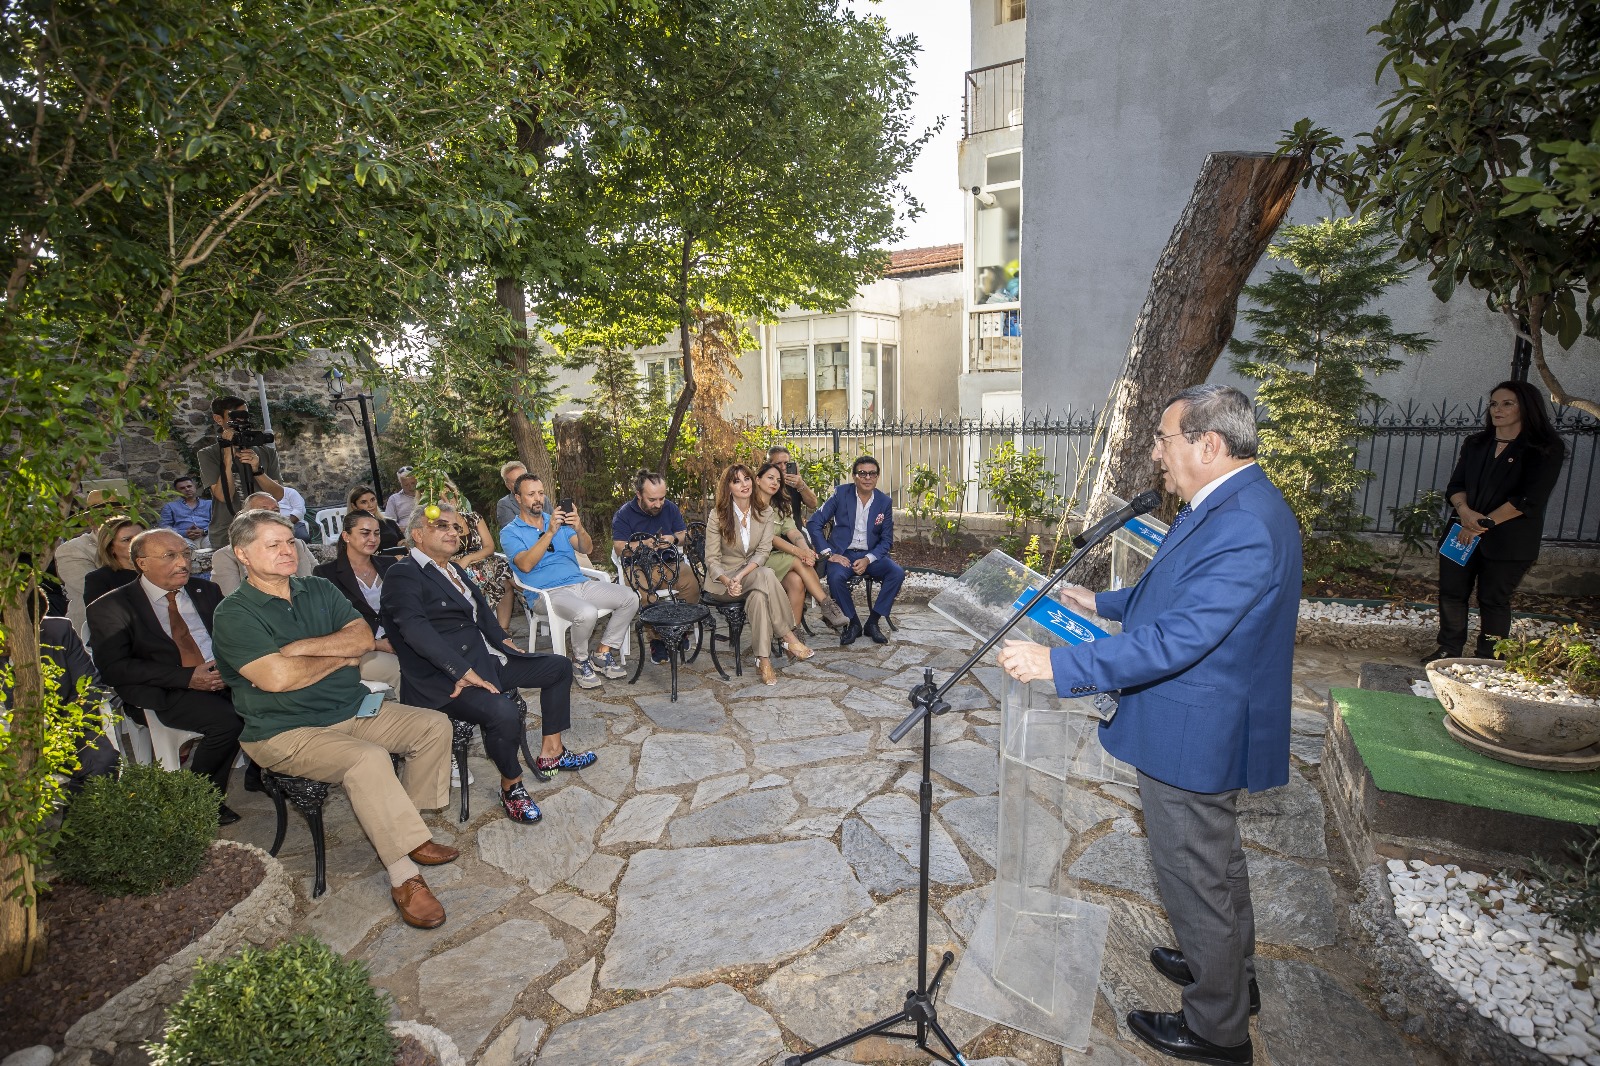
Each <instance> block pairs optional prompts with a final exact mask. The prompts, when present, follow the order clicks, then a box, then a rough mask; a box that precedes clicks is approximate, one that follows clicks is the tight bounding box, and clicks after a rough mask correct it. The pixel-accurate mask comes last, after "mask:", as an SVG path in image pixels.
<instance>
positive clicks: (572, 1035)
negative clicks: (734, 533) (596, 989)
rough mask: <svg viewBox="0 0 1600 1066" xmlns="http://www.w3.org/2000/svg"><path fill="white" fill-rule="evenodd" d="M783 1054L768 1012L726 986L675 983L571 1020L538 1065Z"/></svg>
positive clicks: (681, 1065) (699, 1064) (633, 1065)
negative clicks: (680, 986)
mask: <svg viewBox="0 0 1600 1066" xmlns="http://www.w3.org/2000/svg"><path fill="white" fill-rule="evenodd" d="M781 1051H783V1036H782V1034H781V1033H779V1031H778V1026H777V1023H776V1022H774V1021H773V1020H772V1018H771V1017H769V1016H768V1015H767V1013H766V1012H765V1011H763V1010H761V1009H759V1008H758V1007H756V1006H754V1005H752V1004H751V1002H750V1001H749V1000H747V999H745V998H744V997H743V996H741V995H740V994H739V993H738V992H736V991H734V990H733V989H732V988H730V987H728V986H727V985H721V984H718V985H711V986H710V987H708V988H673V989H669V990H668V991H666V992H663V993H661V994H660V995H658V996H651V997H650V998H649V999H642V1000H639V1001H638V1002H635V1003H628V1004H625V1005H624V1006H621V1007H616V1008H614V1009H612V1010H609V1011H606V1012H605V1013H603V1014H596V1015H593V1016H591V1017H588V1018H580V1019H578V1020H577V1021H571V1022H568V1023H567V1024H565V1025H563V1026H561V1027H560V1028H558V1029H557V1030H556V1031H555V1032H553V1033H551V1034H550V1039H549V1040H547V1041H546V1042H545V1045H544V1049H543V1050H542V1051H541V1052H540V1053H539V1058H538V1059H537V1060H536V1061H537V1062H538V1066H596V1064H597V1063H605V1064H606V1066H711V1064H713V1063H715V1064H717V1066H764V1064H765V1063H767V1062H769V1061H770V1060H771V1059H772V1058H773V1057H774V1056H776V1055H777V1054H779V1053H780V1052H781Z"/></svg>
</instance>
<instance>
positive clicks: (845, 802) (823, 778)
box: [794, 762, 894, 811]
mask: <svg viewBox="0 0 1600 1066" xmlns="http://www.w3.org/2000/svg"><path fill="white" fill-rule="evenodd" d="M893 773H894V769H893V767H890V766H885V765H883V764H881V763H877V762H872V763H841V764H839V765H837V766H808V767H806V768H805V769H803V770H800V771H798V772H797V773H796V774H795V775H794V790H795V793H796V794H797V795H799V796H800V798H801V799H803V800H805V804H806V806H808V807H818V808H821V809H824V810H830V811H849V810H853V809H854V808H855V806H856V805H857V804H859V803H860V802H861V801H862V800H864V799H866V798H867V797H868V796H870V795H872V794H873V793H875V792H877V791H878V790H879V789H881V788H882V787H883V784H884V782H885V781H887V780H888V779H889V777H890V775H892V774H893Z"/></svg>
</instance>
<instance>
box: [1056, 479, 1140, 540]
mask: <svg viewBox="0 0 1600 1066" xmlns="http://www.w3.org/2000/svg"><path fill="white" fill-rule="evenodd" d="M1160 506H1161V493H1159V492H1157V491H1155V490H1154V489H1151V490H1150V491H1149V492H1141V493H1139V495H1137V496H1135V497H1134V498H1133V499H1132V500H1131V501H1129V502H1128V503H1125V504H1123V505H1122V506H1121V507H1119V508H1117V509H1116V510H1115V511H1113V512H1112V513H1111V514H1108V515H1106V516H1105V517H1104V518H1102V519H1100V521H1098V522H1096V523H1095V524H1094V526H1093V528H1091V529H1086V530H1084V531H1083V532H1082V533H1079V534H1078V535H1077V536H1076V537H1073V538H1072V546H1073V547H1074V548H1081V547H1083V546H1084V545H1085V544H1090V543H1093V542H1094V541H1097V540H1100V539H1101V538H1102V537H1104V536H1105V535H1106V534H1107V533H1110V532H1111V531H1112V530H1114V529H1118V528H1120V527H1122V526H1123V525H1124V524H1126V523H1127V522H1128V521H1129V520H1130V519H1132V518H1134V517H1136V516H1138V515H1142V514H1148V513H1149V512H1151V511H1154V510H1155V509H1156V508H1157V507H1160Z"/></svg>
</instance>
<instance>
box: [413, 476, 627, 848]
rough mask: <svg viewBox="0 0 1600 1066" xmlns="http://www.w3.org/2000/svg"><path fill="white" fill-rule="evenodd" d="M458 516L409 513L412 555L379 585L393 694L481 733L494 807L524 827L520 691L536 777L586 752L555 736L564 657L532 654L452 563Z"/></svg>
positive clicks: (566, 766) (567, 674)
mask: <svg viewBox="0 0 1600 1066" xmlns="http://www.w3.org/2000/svg"><path fill="white" fill-rule="evenodd" d="M459 521H460V515H459V512H457V511H456V509H455V508H454V507H452V506H451V505H450V504H448V503H441V504H440V505H439V517H438V518H433V519H430V518H428V516H427V514H426V513H425V512H424V511H422V510H421V509H418V510H415V511H413V512H412V514H411V526H410V528H409V529H408V530H407V533H408V534H409V535H410V537H411V554H410V555H408V556H406V557H405V558H404V559H402V560H400V561H399V562H398V563H396V564H395V565H394V567H393V568H391V569H390V570H389V574H388V580H387V581H385V582H384V586H383V620H384V624H385V625H386V626H387V627H388V629H389V632H390V633H391V634H392V636H391V638H390V639H391V640H393V642H394V649H395V654H396V655H398V656H399V657H400V672H401V675H402V676H403V677H404V678H405V686H404V687H403V688H402V689H401V698H402V699H403V700H405V701H406V702H407V703H414V704H417V705H419V706H424V707H437V708H438V709H440V710H442V711H444V713H446V714H448V715H449V716H450V717H451V718H458V719H460V720H461V721H464V722H471V723H473V724H474V725H477V726H480V727H482V729H483V746H484V748H485V749H486V750H487V751H488V753H489V758H490V759H491V760H493V761H494V764H495V766H496V767H498V768H499V770H500V801H501V803H502V804H503V805H504V806H505V810H506V817H508V818H510V819H511V820H512V821H514V822H521V823H524V824H532V823H534V822H537V821H538V820H539V817H540V815H539V807H538V805H537V804H535V803H534V802H533V797H531V796H529V795H528V790H527V788H526V787H524V785H523V783H522V767H521V765H520V764H519V763H518V762H517V749H518V748H519V747H520V746H521V743H522V730H523V728H524V727H523V724H522V707H521V706H520V705H519V703H518V701H517V700H516V698H515V697H516V694H517V692H516V690H517V689H519V688H537V689H538V690H539V716H540V725H541V731H542V732H543V734H544V739H543V741H542V742H541V744H540V749H539V755H538V756H537V757H536V759H535V760H534V764H535V765H534V772H535V773H536V774H538V776H539V778H540V780H544V781H548V780H549V779H550V778H551V777H552V776H554V774H555V772H556V771H557V770H581V769H583V768H584V767H586V766H590V765H592V764H593V763H594V761H595V756H594V753H593V752H584V753H582V754H578V753H575V752H569V751H567V750H566V748H565V746H564V745H563V744H562V741H561V734H562V732H563V731H565V730H566V729H567V728H568V727H569V726H571V724H572V711H571V700H572V664H571V663H570V662H569V661H568V660H567V658H566V656H564V655H530V654H529V653H527V652H525V651H523V650H522V649H521V648H519V647H517V645H516V642H515V641H513V640H512V639H511V637H510V636H509V635H507V633H506V631H505V630H504V629H502V628H501V626H500V623H499V622H498V621H497V620H496V619H495V617H494V612H493V611H491V610H490V609H489V601H488V600H487V599H485V598H484V595H483V590H482V589H480V588H478V587H477V586H476V585H475V584H473V582H472V578H471V577H470V576H469V575H468V574H467V572H466V570H464V569H463V568H462V567H460V566H458V565H457V564H455V563H453V562H451V560H450V557H451V556H453V555H454V554H455V553H456V552H457V550H458V549H459V548H460V546H461V543H460V542H461V535H460V533H459V532H458V523H459Z"/></svg>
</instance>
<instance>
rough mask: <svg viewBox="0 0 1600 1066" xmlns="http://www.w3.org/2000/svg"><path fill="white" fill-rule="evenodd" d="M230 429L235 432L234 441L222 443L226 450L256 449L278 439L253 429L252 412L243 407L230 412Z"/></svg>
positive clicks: (224, 440)
mask: <svg viewBox="0 0 1600 1066" xmlns="http://www.w3.org/2000/svg"><path fill="white" fill-rule="evenodd" d="M228 428H229V429H231V430H233V439H232V440H227V439H223V441H222V442H221V443H222V446H223V447H224V448H256V447H259V446H261V445H263V444H271V443H272V442H273V441H274V440H276V439H277V437H276V436H275V435H274V434H271V433H268V432H266V431H265V430H260V429H252V428H251V426H250V412H249V411H248V410H247V409H246V408H243V407H239V408H235V409H234V410H232V411H229V412H228Z"/></svg>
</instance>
